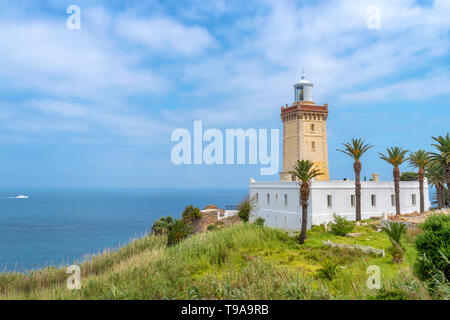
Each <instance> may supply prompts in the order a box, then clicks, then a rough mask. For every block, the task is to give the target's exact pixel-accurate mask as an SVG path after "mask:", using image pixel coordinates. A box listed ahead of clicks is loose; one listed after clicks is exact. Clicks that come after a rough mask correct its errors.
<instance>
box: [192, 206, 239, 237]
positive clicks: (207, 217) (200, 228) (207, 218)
mask: <svg viewBox="0 0 450 320" xmlns="http://www.w3.org/2000/svg"><path fill="white" fill-rule="evenodd" d="M200 213H201V215H202V216H201V217H200V218H199V219H197V220H195V221H194V222H193V223H192V227H193V229H194V232H195V233H199V232H205V231H206V230H207V229H208V226H210V225H216V226H217V227H218V228H221V227H226V226H230V225H232V224H235V223H237V222H239V221H240V219H239V217H238V216H232V217H228V218H224V219H222V220H220V222H219V219H218V216H220V217H223V216H224V213H225V210H223V209H220V208H218V207H217V206H216V205H213V204H210V205H208V206H206V207H205V208H204V209H203V210H201V211H200Z"/></svg>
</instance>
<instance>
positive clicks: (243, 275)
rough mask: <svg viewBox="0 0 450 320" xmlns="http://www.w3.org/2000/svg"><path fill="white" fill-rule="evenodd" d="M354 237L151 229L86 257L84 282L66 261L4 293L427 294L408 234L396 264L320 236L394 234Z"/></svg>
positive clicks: (244, 228)
mask: <svg viewBox="0 0 450 320" xmlns="http://www.w3.org/2000/svg"><path fill="white" fill-rule="evenodd" d="M354 232H361V233H362V235H361V236H359V237H356V238H349V237H340V236H335V235H333V234H331V233H329V232H328V233H326V232H325V230H324V228H323V226H318V227H315V228H313V229H312V230H309V232H308V239H307V241H306V243H305V244H304V245H302V246H300V245H298V244H297V243H296V241H295V239H294V238H293V237H290V236H289V235H288V234H287V233H285V232H283V231H280V230H274V229H270V228H267V227H261V226H257V225H254V224H245V225H244V224H237V225H234V226H231V227H229V228H224V229H220V230H215V231H210V232H206V233H203V234H197V235H194V236H192V237H190V238H188V239H187V240H185V241H183V242H181V243H180V244H178V245H175V246H171V247H166V239H165V237H163V236H153V235H149V236H146V237H144V238H142V239H139V240H136V241H134V242H132V243H130V244H129V245H127V246H124V247H122V248H120V249H119V250H117V251H113V252H105V253H103V254H101V255H98V256H95V257H93V258H92V259H91V260H89V261H87V262H85V263H83V264H82V265H81V270H82V289H81V290H72V291H71V290H68V289H67V288H66V279H67V277H68V275H67V274H66V273H65V269H57V268H49V269H45V270H41V271H37V272H33V273H32V274H31V275H24V274H19V273H16V274H3V275H0V298H2V299H376V298H380V299H386V298H400V299H429V298H430V296H429V295H428V291H427V290H426V288H425V287H424V285H423V284H422V283H421V282H420V281H418V280H417V279H416V278H415V276H414V275H413V274H412V271H411V264H412V263H413V261H414V259H415V250H414V247H413V244H412V243H411V242H408V241H405V244H404V245H405V247H406V248H407V253H406V259H405V261H404V262H403V263H402V264H400V265H396V264H393V263H392V262H391V257H390V256H389V255H387V256H386V257H385V258H382V257H380V256H375V255H369V254H365V253H361V252H358V251H350V250H343V249H337V248H334V249H333V248H330V247H326V246H324V245H323V244H322V240H332V241H334V242H340V243H358V244H365V245H370V246H372V247H375V248H378V249H381V248H387V247H389V245H390V242H389V240H388V238H387V236H386V235H385V234H384V232H375V229H374V228H373V226H371V225H368V226H360V227H356V228H355V230H354ZM330 259H332V260H334V261H337V262H338V263H339V266H338V268H337V272H338V273H337V276H336V277H335V278H334V279H333V280H331V281H330V280H325V279H322V278H319V277H318V270H319V269H320V268H322V266H323V265H324V263H325V262H326V261H328V260H330ZM370 265H378V266H379V267H380V269H381V279H382V285H383V288H382V289H381V290H374V289H372V290H370V289H368V288H367V285H366V282H367V279H368V277H369V274H367V267H368V266H370Z"/></svg>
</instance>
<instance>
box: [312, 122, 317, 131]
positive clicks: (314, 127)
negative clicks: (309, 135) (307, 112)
mask: <svg viewBox="0 0 450 320" xmlns="http://www.w3.org/2000/svg"><path fill="white" fill-rule="evenodd" d="M315 131H316V126H315V125H314V123H312V124H311V132H315Z"/></svg>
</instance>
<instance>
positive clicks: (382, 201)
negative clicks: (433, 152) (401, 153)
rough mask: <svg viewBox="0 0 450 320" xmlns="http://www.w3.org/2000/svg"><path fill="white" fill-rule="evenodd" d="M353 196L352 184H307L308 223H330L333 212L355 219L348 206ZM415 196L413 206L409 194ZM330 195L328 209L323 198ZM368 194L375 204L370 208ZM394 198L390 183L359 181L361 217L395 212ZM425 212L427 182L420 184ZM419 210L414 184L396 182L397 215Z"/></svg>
mask: <svg viewBox="0 0 450 320" xmlns="http://www.w3.org/2000/svg"><path fill="white" fill-rule="evenodd" d="M354 194H355V182H354V181H315V182H313V183H312V184H311V195H312V203H311V205H312V210H313V215H312V223H313V224H315V225H317V224H321V223H324V222H328V221H330V220H332V218H333V213H336V214H338V215H340V216H345V217H346V218H347V219H349V220H355V207H354V206H351V195H354ZM413 194H415V195H416V204H415V205H413V204H412V195H413ZM328 195H331V199H332V206H331V207H328V203H327V196H328ZM372 195H375V200H376V204H375V206H372V199H371V198H372ZM391 195H395V190H394V182H393V181H376V182H375V181H361V212H362V218H363V219H368V218H370V217H372V216H381V215H383V213H390V214H392V213H395V205H392V203H391ZM424 198H425V209H428V208H429V207H430V201H429V197H428V183H425V185H424ZM414 211H420V193H419V182H418V181H401V182H400V212H401V213H411V212H414Z"/></svg>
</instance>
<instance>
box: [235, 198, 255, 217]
mask: <svg viewBox="0 0 450 320" xmlns="http://www.w3.org/2000/svg"><path fill="white" fill-rule="evenodd" d="M254 207H255V203H254V200H253V199H250V197H247V198H245V200H244V201H242V202H241V203H240V204H239V205H238V210H239V211H238V217H239V218H240V219H241V220H242V221H244V223H245V222H248V220H249V219H250V214H251V213H252V210H253V209H254Z"/></svg>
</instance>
